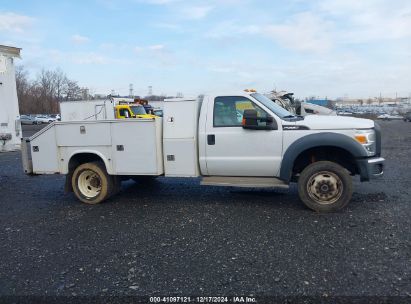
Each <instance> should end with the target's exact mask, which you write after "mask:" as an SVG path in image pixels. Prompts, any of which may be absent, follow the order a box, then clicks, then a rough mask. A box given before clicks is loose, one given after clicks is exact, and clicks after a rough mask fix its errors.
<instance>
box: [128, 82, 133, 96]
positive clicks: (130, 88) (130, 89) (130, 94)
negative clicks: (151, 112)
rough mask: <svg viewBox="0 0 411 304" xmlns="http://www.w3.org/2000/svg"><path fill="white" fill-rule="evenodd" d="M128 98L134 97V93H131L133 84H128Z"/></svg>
mask: <svg viewBox="0 0 411 304" xmlns="http://www.w3.org/2000/svg"><path fill="white" fill-rule="evenodd" d="M129 97H130V98H133V97H134V93H133V84H132V83H130V85H129Z"/></svg>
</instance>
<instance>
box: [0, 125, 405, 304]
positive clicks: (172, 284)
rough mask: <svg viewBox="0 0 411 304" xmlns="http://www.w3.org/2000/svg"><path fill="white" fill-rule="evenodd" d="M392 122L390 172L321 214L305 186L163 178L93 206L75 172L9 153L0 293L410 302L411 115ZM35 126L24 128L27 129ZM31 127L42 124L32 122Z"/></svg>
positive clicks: (3, 161)
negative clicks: (306, 202)
mask: <svg viewBox="0 0 411 304" xmlns="http://www.w3.org/2000/svg"><path fill="white" fill-rule="evenodd" d="M380 124H381V126H382V129H383V156H384V157H385V158H386V159H387V160H386V168H385V175H384V177H383V178H381V179H379V180H375V181H373V182H371V183H360V182H359V181H358V180H357V179H356V182H355V193H354V196H353V200H352V202H351V204H350V205H349V206H348V207H347V208H346V209H345V210H344V211H342V212H340V213H337V214H326V215H321V214H317V213H314V212H312V211H310V210H308V209H306V208H305V207H304V206H303V205H302V203H300V201H299V199H298V196H297V191H296V187H295V186H293V187H292V188H291V189H290V190H289V191H282V190H255V189H243V190H238V189H234V188H228V187H201V186H199V181H198V180H197V179H194V180H190V179H188V180H186V179H171V178H158V179H157V180H156V181H155V182H153V183H151V184H136V183H134V182H132V181H128V182H124V183H123V188H122V191H121V193H120V194H119V195H117V196H115V197H113V198H112V199H110V200H109V201H107V202H105V203H103V204H101V205H97V206H88V205H84V204H81V203H79V202H78V201H77V200H76V199H75V198H74V196H73V195H72V194H64V190H63V187H64V177H62V176H58V175H54V176H37V177H29V176H25V175H24V174H23V172H22V170H21V164H20V155H19V153H7V154H0V202H1V203H0V206H1V207H0V208H1V212H0V240H1V241H0V253H1V260H0V295H2V296H4V295H180V296H184V295H213V296H214V295H260V296H261V295H277V296H290V295H292V296H296V295H310V296H404V297H408V298H409V300H410V301H411V233H410V232H411V199H410V197H411V190H410V189H411V187H410V186H411V184H410V183H411V157H410V149H411V123H405V122H402V121H388V122H381V123H380ZM32 128H33V127H25V130H26V134H28V133H30V132H31V133H32V132H33V130H32ZM30 129H31V130H30Z"/></svg>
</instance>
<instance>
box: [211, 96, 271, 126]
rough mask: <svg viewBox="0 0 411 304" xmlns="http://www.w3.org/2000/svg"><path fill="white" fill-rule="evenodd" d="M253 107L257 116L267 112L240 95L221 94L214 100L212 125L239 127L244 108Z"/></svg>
mask: <svg viewBox="0 0 411 304" xmlns="http://www.w3.org/2000/svg"><path fill="white" fill-rule="evenodd" d="M249 109H254V110H256V111H257V117H258V118H266V117H267V113H266V112H265V111H264V110H262V109H261V108H260V107H259V106H257V105H256V104H254V103H253V102H252V101H251V100H250V99H248V98H246V97H242V96H221V97H216V99H215V100H214V127H241V126H242V124H241V123H242V120H243V114H244V110H249Z"/></svg>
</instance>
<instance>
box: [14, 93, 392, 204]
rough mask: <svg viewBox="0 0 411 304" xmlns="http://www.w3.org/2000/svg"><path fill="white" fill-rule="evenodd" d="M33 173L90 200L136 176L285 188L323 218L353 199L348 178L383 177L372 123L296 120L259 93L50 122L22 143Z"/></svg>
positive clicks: (324, 118)
mask: <svg viewBox="0 0 411 304" xmlns="http://www.w3.org/2000/svg"><path fill="white" fill-rule="evenodd" d="M22 146H23V149H22V153H23V167H24V170H25V172H26V173H28V174H55V173H60V174H65V175H66V176H67V178H66V189H67V190H69V191H70V190H72V191H74V193H75V195H76V196H77V198H78V199H79V200H80V201H82V202H84V203H89V204H96V203H100V202H102V201H104V200H106V199H108V198H110V197H111V196H112V195H114V194H116V193H117V192H118V191H119V187H120V185H121V180H123V179H125V178H135V177H137V176H145V177H147V176H151V177H156V176H160V175H164V176H168V177H200V176H201V177H202V180H201V183H202V184H203V185H215V186H234V187H285V188H286V187H288V186H289V184H290V183H292V182H297V183H298V193H299V196H300V198H301V200H302V201H303V202H304V203H305V205H306V206H308V207H309V208H311V209H313V210H315V211H318V212H332V211H336V210H339V209H341V208H343V207H344V206H346V205H347V203H348V202H349V201H350V199H351V196H352V192H353V185H352V178H351V176H354V175H359V176H360V178H361V181H368V180H370V179H371V178H372V177H376V176H380V175H382V174H383V163H384V159H383V158H381V156H380V154H381V135H380V129H379V127H378V125H376V124H374V122H373V121H372V120H366V119H357V118H351V117H336V116H333V117H327V116H316V115H313V116H307V117H304V118H303V117H301V116H296V115H293V114H291V113H290V112H288V111H287V110H285V109H283V108H281V107H280V106H278V105H276V104H275V103H274V102H272V101H271V100H270V99H268V98H267V97H265V96H263V95H262V94H259V93H256V92H241V93H238V94H221V95H215V96H203V97H201V98H198V99H192V100H180V101H170V102H165V103H164V117H163V118H161V117H154V118H151V119H123V120H96V121H69V122H54V123H52V124H50V125H49V126H47V127H45V128H44V129H42V130H41V131H39V132H38V133H36V134H35V135H33V136H32V137H30V138H28V139H24V140H23V145H22Z"/></svg>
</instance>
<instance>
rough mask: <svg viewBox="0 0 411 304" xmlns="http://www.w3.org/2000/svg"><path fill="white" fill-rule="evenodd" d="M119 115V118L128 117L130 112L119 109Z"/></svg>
mask: <svg viewBox="0 0 411 304" xmlns="http://www.w3.org/2000/svg"><path fill="white" fill-rule="evenodd" d="M126 112H127V114H126ZM119 113H120V116H124V117H130V112H129V111H128V110H127V109H120V111H119Z"/></svg>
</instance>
